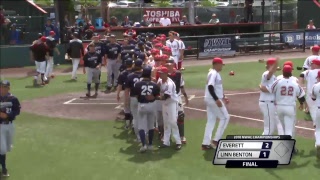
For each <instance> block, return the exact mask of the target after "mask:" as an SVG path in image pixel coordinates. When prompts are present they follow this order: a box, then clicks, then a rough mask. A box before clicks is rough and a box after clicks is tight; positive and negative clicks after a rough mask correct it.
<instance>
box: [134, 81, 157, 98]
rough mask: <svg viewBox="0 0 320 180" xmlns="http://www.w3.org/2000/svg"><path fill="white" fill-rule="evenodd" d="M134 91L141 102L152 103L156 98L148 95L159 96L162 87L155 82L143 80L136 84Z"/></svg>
mask: <svg viewBox="0 0 320 180" xmlns="http://www.w3.org/2000/svg"><path fill="white" fill-rule="evenodd" d="M134 93H135V94H136V95H137V99H138V102H139V103H150V102H154V101H155V98H153V99H150V98H148V96H154V97H156V96H159V94H160V87H159V86H158V85H157V84H156V83H155V82H152V81H145V80H142V81H140V82H137V83H136V84H135V86H134Z"/></svg>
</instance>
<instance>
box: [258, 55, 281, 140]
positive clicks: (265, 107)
mask: <svg viewBox="0 0 320 180" xmlns="http://www.w3.org/2000/svg"><path fill="white" fill-rule="evenodd" d="M277 67H278V60H277V59H275V58H269V59H268V60H267V65H266V69H267V70H266V71H265V72H264V73H263V74H262V77H261V83H260V84H261V85H262V86H268V85H271V84H273V82H274V81H275V80H276V76H275V75H274V73H275V72H276V71H277ZM274 98H275V96H274V94H272V93H268V92H262V91H261V92H260V97H259V107H260V110H261V112H262V115H263V124H264V126H263V127H264V128H263V135H272V134H273V132H274V130H275V126H276V125H275V123H276V114H275V112H276V109H275V105H274V101H275V99H274Z"/></svg>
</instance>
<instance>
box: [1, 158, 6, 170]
mask: <svg viewBox="0 0 320 180" xmlns="http://www.w3.org/2000/svg"><path fill="white" fill-rule="evenodd" d="M0 162H1V166H2V170H4V169H7V166H6V155H5V154H1V155H0Z"/></svg>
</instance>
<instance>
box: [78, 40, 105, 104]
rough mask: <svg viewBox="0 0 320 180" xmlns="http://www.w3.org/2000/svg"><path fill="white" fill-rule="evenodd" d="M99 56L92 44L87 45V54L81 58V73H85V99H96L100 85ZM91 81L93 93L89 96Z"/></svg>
mask: <svg viewBox="0 0 320 180" xmlns="http://www.w3.org/2000/svg"><path fill="white" fill-rule="evenodd" d="M101 59H102V58H101V56H100V55H99V54H98V53H97V52H96V50H95V45H94V43H90V44H89V52H88V53H86V54H85V55H84V57H83V62H84V66H83V73H84V74H86V73H87V90H88V92H87V94H86V97H91V98H96V97H97V96H98V90H99V85H100V78H99V77H100V74H101V71H100V68H101V62H102V60H101ZM92 80H93V81H94V83H95V86H94V89H95V93H94V95H93V96H91V83H92Z"/></svg>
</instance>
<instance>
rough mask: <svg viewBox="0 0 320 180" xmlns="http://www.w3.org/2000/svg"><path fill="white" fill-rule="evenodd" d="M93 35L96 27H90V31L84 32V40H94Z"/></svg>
mask: <svg viewBox="0 0 320 180" xmlns="http://www.w3.org/2000/svg"><path fill="white" fill-rule="evenodd" d="M93 33H94V26H90V27H89V29H87V30H86V31H85V32H84V39H87V40H90V39H92V36H93Z"/></svg>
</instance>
